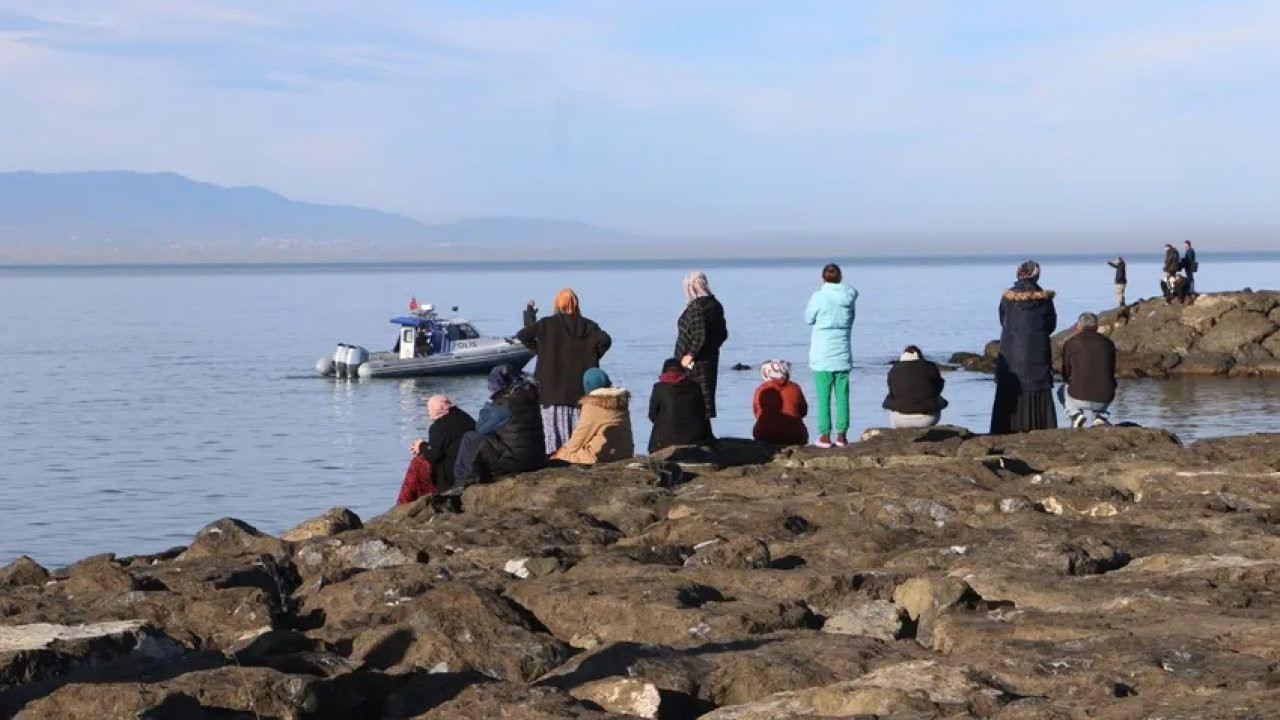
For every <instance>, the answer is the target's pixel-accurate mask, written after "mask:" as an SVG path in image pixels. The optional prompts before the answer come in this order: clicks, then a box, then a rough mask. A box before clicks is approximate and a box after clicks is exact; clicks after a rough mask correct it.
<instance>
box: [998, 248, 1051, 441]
mask: <svg viewBox="0 0 1280 720" xmlns="http://www.w3.org/2000/svg"><path fill="white" fill-rule="evenodd" d="M1039 281H1040V265H1039V264H1037V263H1036V262H1035V261H1034V260H1028V261H1026V262H1024V263H1022V264H1021V265H1019V266H1018V273H1017V282H1015V283H1014V285H1013V287H1011V288H1009V289H1008V290H1006V291H1004V294H1003V295H1002V296H1001V298H1000V328H1001V330H1000V353H999V355H998V356H997V357H996V397H995V402H994V403H993V405H992V409H991V434H993V435H1003V434H1007V433H1018V432H1029V431H1031V430H1043V429H1047V428H1056V427H1057V426H1058V414H1057V410H1056V409H1055V408H1054V406H1053V347H1052V335H1053V331H1054V329H1055V328H1057V325H1058V312H1057V310H1056V309H1055V308H1054V305H1053V297H1054V292H1053V291H1052V290H1044V289H1042V288H1041V287H1040V282H1039Z"/></svg>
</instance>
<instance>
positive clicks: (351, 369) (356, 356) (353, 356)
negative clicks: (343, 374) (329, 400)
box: [347, 345, 369, 377]
mask: <svg viewBox="0 0 1280 720" xmlns="http://www.w3.org/2000/svg"><path fill="white" fill-rule="evenodd" d="M368 360H369V351H368V350H365V349H364V348H362V347H360V346H359V345H350V346H348V347H347V373H348V376H349V377H356V376H357V373H359V371H360V366H361V365H363V364H365V362H367V361H368Z"/></svg>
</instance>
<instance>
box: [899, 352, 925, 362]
mask: <svg viewBox="0 0 1280 720" xmlns="http://www.w3.org/2000/svg"><path fill="white" fill-rule="evenodd" d="M919 359H920V353H913V352H906V351H903V353H902V354H901V355H899V356H898V360H899V361H901V362H910V361H912V360H919Z"/></svg>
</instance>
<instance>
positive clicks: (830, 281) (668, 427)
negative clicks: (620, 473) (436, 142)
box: [399, 255, 1194, 502]
mask: <svg viewBox="0 0 1280 720" xmlns="http://www.w3.org/2000/svg"><path fill="white" fill-rule="evenodd" d="M1192 257H1193V258H1194V255H1193V256H1192ZM1117 260H1118V261H1119V267H1118V268H1117V273H1118V276H1121V275H1122V274H1123V272H1124V264H1123V259H1120V258H1118V259H1117ZM1192 272H1194V270H1192ZM1120 279H1123V278H1122V277H1121V278H1120ZM1039 280H1040V266H1039V265H1038V264H1037V263H1036V262H1034V261H1027V262H1025V263H1023V264H1022V265H1020V266H1019V267H1018V271H1017V278H1016V282H1015V283H1014V285H1013V287H1011V288H1010V289H1008V290H1006V291H1005V292H1004V294H1003V296H1002V297H1001V300H1000V305H999V318H1000V324H1001V337H1000V352H999V356H998V358H997V364H996V393H995V401H994V404H993V407H992V414H991V432H992V433H995V434H1000V433H1014V432H1026V431H1030V430H1037V429H1043V428H1052V427H1056V426H1057V413H1056V411H1055V408H1054V404H1053V380H1054V372H1053V351H1052V343H1051V337H1052V335H1053V332H1054V330H1055V329H1056V327H1057V320H1058V318H1057V312H1056V310H1055V307H1054V302H1053V299H1054V293H1053V291H1052V290H1045V289H1043V288H1041V287H1040V284H1039ZM1121 284H1122V283H1120V282H1119V281H1117V285H1121ZM684 291H685V295H686V301H687V302H686V304H685V307H684V310H683V311H682V312H681V314H680V317H679V319H678V320H677V322H676V341H675V349H674V353H673V355H672V356H671V357H670V358H668V359H666V360H664V361H663V364H662V369H661V372H660V374H659V375H658V378H657V381H656V382H655V383H654V385H653V389H652V392H651V393H650V397H649V413H648V417H649V421H650V422H651V423H652V430H651V432H650V436H649V442H648V446H647V447H648V451H649V452H650V453H654V452H657V451H659V450H662V449H663V448H668V447H673V446H710V445H712V444H714V443H715V440H716V438H715V435H714V433H713V432H712V427H711V420H712V419H713V418H715V416H716V384H717V379H718V368H719V359H720V348H721V346H722V345H723V344H724V343H725V341H727V340H728V338H729V331H728V326H727V323H726V321H725V312H724V307H723V305H721V304H720V301H719V300H717V299H716V297H715V295H714V294H713V293H712V292H711V288H710V286H709V284H708V282H707V277H706V275H704V274H703V273H701V272H693V273H690V274H689V275H687V276H686V277H685V278H684ZM857 299H858V291H857V290H856V289H854V288H853V287H851V286H849V285H847V284H845V283H844V282H843V273H842V272H841V269H840V267H839V266H838V265H836V264H834V263H831V264H828V265H826V266H825V267H824V268H823V269H822V284H821V286H820V287H819V288H818V290H816V291H815V292H814V293H813V295H812V296H811V297H810V299H809V302H808V303H807V305H806V306H805V310H804V320H805V322H806V323H807V324H808V325H810V326H811V340H810V346H809V367H810V369H811V370H812V372H813V377H814V390H815V392H816V405H817V408H816V409H817V431H818V437H817V439H816V440H815V441H814V444H815V445H817V446H818V447H823V448H829V447H833V446H834V447H839V446H843V445H846V444H848V442H849V439H848V430H849V373H850V371H851V370H852V369H853V353H852V347H851V339H850V336H851V332H852V328H853V324H854V320H855V317H856V312H855V308H856V303H857ZM554 309H555V312H554V314H552V315H549V316H547V317H543V318H541V319H539V318H538V317H537V305H536V303H534V302H530V303H529V305H528V307H527V308H526V309H525V312H524V328H523V329H522V330H521V331H520V332H519V333H518V334H517V335H516V338H517V340H519V342H521V343H523V344H524V345H525V346H526V347H528V348H529V349H530V350H532V351H533V352H534V353H535V355H536V357H537V366H536V368H535V370H534V373H533V378H534V379H533V382H530V381H529V380H528V379H527V378H526V377H525V376H524V375H523V374H522V373H521V372H520V371H518V370H516V369H515V368H512V367H510V366H506V365H503V366H499V367H497V368H495V369H494V370H493V371H492V372H491V373H490V374H489V378H488V390H489V401H488V402H487V403H486V404H485V405H484V407H483V408H481V410H480V412H479V414H478V416H477V417H476V418H475V419H473V418H472V417H471V416H470V415H468V414H467V413H466V412H465V411H463V410H462V409H460V408H458V407H456V406H455V405H454V404H453V402H452V401H451V400H450V399H449V398H447V397H445V396H443V395H436V396H434V397H432V398H430V399H429V400H428V403H427V411H428V415H429V416H430V418H431V427H430V430H429V432H428V436H427V438H425V439H421V438H419V439H417V440H414V442H413V443H412V444H411V446H410V452H411V453H412V454H413V458H412V460H411V462H410V465H409V468H408V470H407V471H406V474H405V481H404V484H403V486H402V489H401V493H400V498H399V502H408V501H411V500H413V499H416V498H418V497H422V496H424V495H431V494H435V493H437V492H457V491H460V490H461V488H462V487H464V486H465V485H467V484H470V483H477V482H488V481H490V480H492V479H494V478H497V477H500V476H504V475H512V474H516V473H521V472H528V471H532V470H537V469H539V468H541V467H544V466H546V465H547V464H548V463H570V464H583V465H590V464H595V463H601V462H610V461H616V460H622V459H626V458H629V457H632V456H633V455H634V454H635V442H634V433H633V429H632V423H631V406H630V401H631V393H630V392H629V391H628V390H626V389H625V388H619V387H615V386H614V385H613V382H612V380H611V379H610V378H609V376H608V374H607V373H606V372H605V371H604V370H603V369H602V368H601V367H600V364H601V360H602V359H603V358H604V356H605V355H606V353H608V351H609V348H610V346H611V345H612V339H611V338H610V336H609V334H608V333H607V332H605V331H604V330H603V329H602V328H601V327H600V326H599V325H598V324H597V323H596V322H594V321H592V320H590V319H589V318H587V317H586V316H584V315H583V314H582V310H581V306H580V303H579V300H578V296H577V295H576V294H575V293H574V291H573V290H571V289H568V288H566V289H564V290H561V291H560V293H559V294H557V296H556V299H555V305H554ZM1076 331H1077V332H1076V334H1075V335H1074V336H1073V337H1072V338H1071V339H1070V340H1068V341H1067V343H1066V346H1065V347H1064V350H1063V352H1064V358H1063V373H1062V374H1063V380H1064V385H1063V387H1062V388H1060V390H1059V398H1058V399H1059V401H1060V402H1061V403H1062V404H1063V406H1064V408H1065V409H1066V411H1067V415H1068V417H1069V418H1070V419H1071V422H1072V424H1073V425H1074V426H1076V427H1083V426H1084V425H1085V424H1086V422H1087V421H1088V420H1089V418H1087V417H1086V415H1091V416H1092V418H1091V419H1092V422H1093V424H1094V425H1106V424H1109V420H1108V416H1107V410H1108V407H1109V405H1110V403H1111V402H1112V400H1114V398H1115V391H1116V381H1115V366H1116V352H1115V345H1114V344H1113V343H1112V342H1111V341H1110V340H1109V339H1108V338H1107V337H1106V336H1104V335H1101V334H1099V333H1098V318H1097V316H1096V315H1093V314H1091V313H1085V314H1083V315H1081V316H1080V318H1079V320H1078V321H1077V323H1076ZM760 376H761V384H760V385H759V387H757V388H756V390H755V393H754V397H753V399H752V408H753V412H754V415H755V418H756V422H755V425H754V427H753V429H752V436H753V437H754V438H755V439H756V440H760V441H764V442H770V443H775V444H779V445H804V444H808V442H809V432H808V428H807V427H806V425H805V419H806V418H807V417H808V415H809V410H810V407H809V401H808V399H807V398H806V396H805V393H804V390H803V389H802V388H801V387H800V385H799V384H797V383H796V382H795V381H793V380H792V368H791V363H790V362H788V361H787V360H783V359H770V360H767V361H765V362H764V363H763V364H762V365H761V366H760ZM944 387H945V381H944V380H943V377H942V374H941V372H940V370H939V368H938V366H937V365H936V364H934V363H932V362H930V361H929V360H927V359H926V358H925V356H924V353H923V352H922V351H921V350H920V348H919V347H917V346H915V345H909V346H907V347H906V348H904V349H903V351H902V352H901V354H900V355H899V357H898V360H897V361H896V362H895V363H893V366H892V367H891V368H890V370H889V373H888V394H887V395H886V396H885V399H884V402H883V403H882V407H883V408H884V409H885V410H886V411H888V420H889V424H890V426H891V427H900V428H919V427H931V426H933V425H936V424H938V423H939V422H940V421H941V416H942V411H943V410H944V409H945V408H946V407H947V401H946V399H945V398H943V396H942V392H943V388H944ZM833 410H834V412H833Z"/></svg>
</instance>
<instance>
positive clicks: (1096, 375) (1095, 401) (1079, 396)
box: [1058, 312, 1116, 428]
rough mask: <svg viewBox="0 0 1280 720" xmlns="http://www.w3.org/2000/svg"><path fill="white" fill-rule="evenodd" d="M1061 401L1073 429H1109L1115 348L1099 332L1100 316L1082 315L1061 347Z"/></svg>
mask: <svg viewBox="0 0 1280 720" xmlns="http://www.w3.org/2000/svg"><path fill="white" fill-rule="evenodd" d="M1058 399H1059V400H1061V401H1062V406H1063V407H1064V408H1066V410H1067V417H1068V418H1069V419H1070V420H1071V426H1072V427H1078V428H1079V427H1084V426H1085V424H1086V422H1087V421H1088V418H1086V417H1085V415H1086V414H1087V413H1092V414H1093V426H1094V427H1101V426H1104V425H1110V424H1111V421H1110V420H1109V419H1108V417H1107V411H1108V410H1109V409H1110V407H1111V402H1112V401H1113V400H1115V399H1116V345H1115V343H1113V342H1111V338H1109V337H1107V336H1106V335H1103V334H1101V333H1099V332H1098V316H1097V315H1094V314H1093V313H1088V312H1087V313H1081V315H1080V319H1079V320H1077V321H1076V332H1075V334H1074V335H1072V336H1071V337H1070V338H1069V339H1068V340H1067V341H1066V343H1064V344H1063V346H1062V385H1061V386H1060V387H1059V388H1058Z"/></svg>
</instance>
